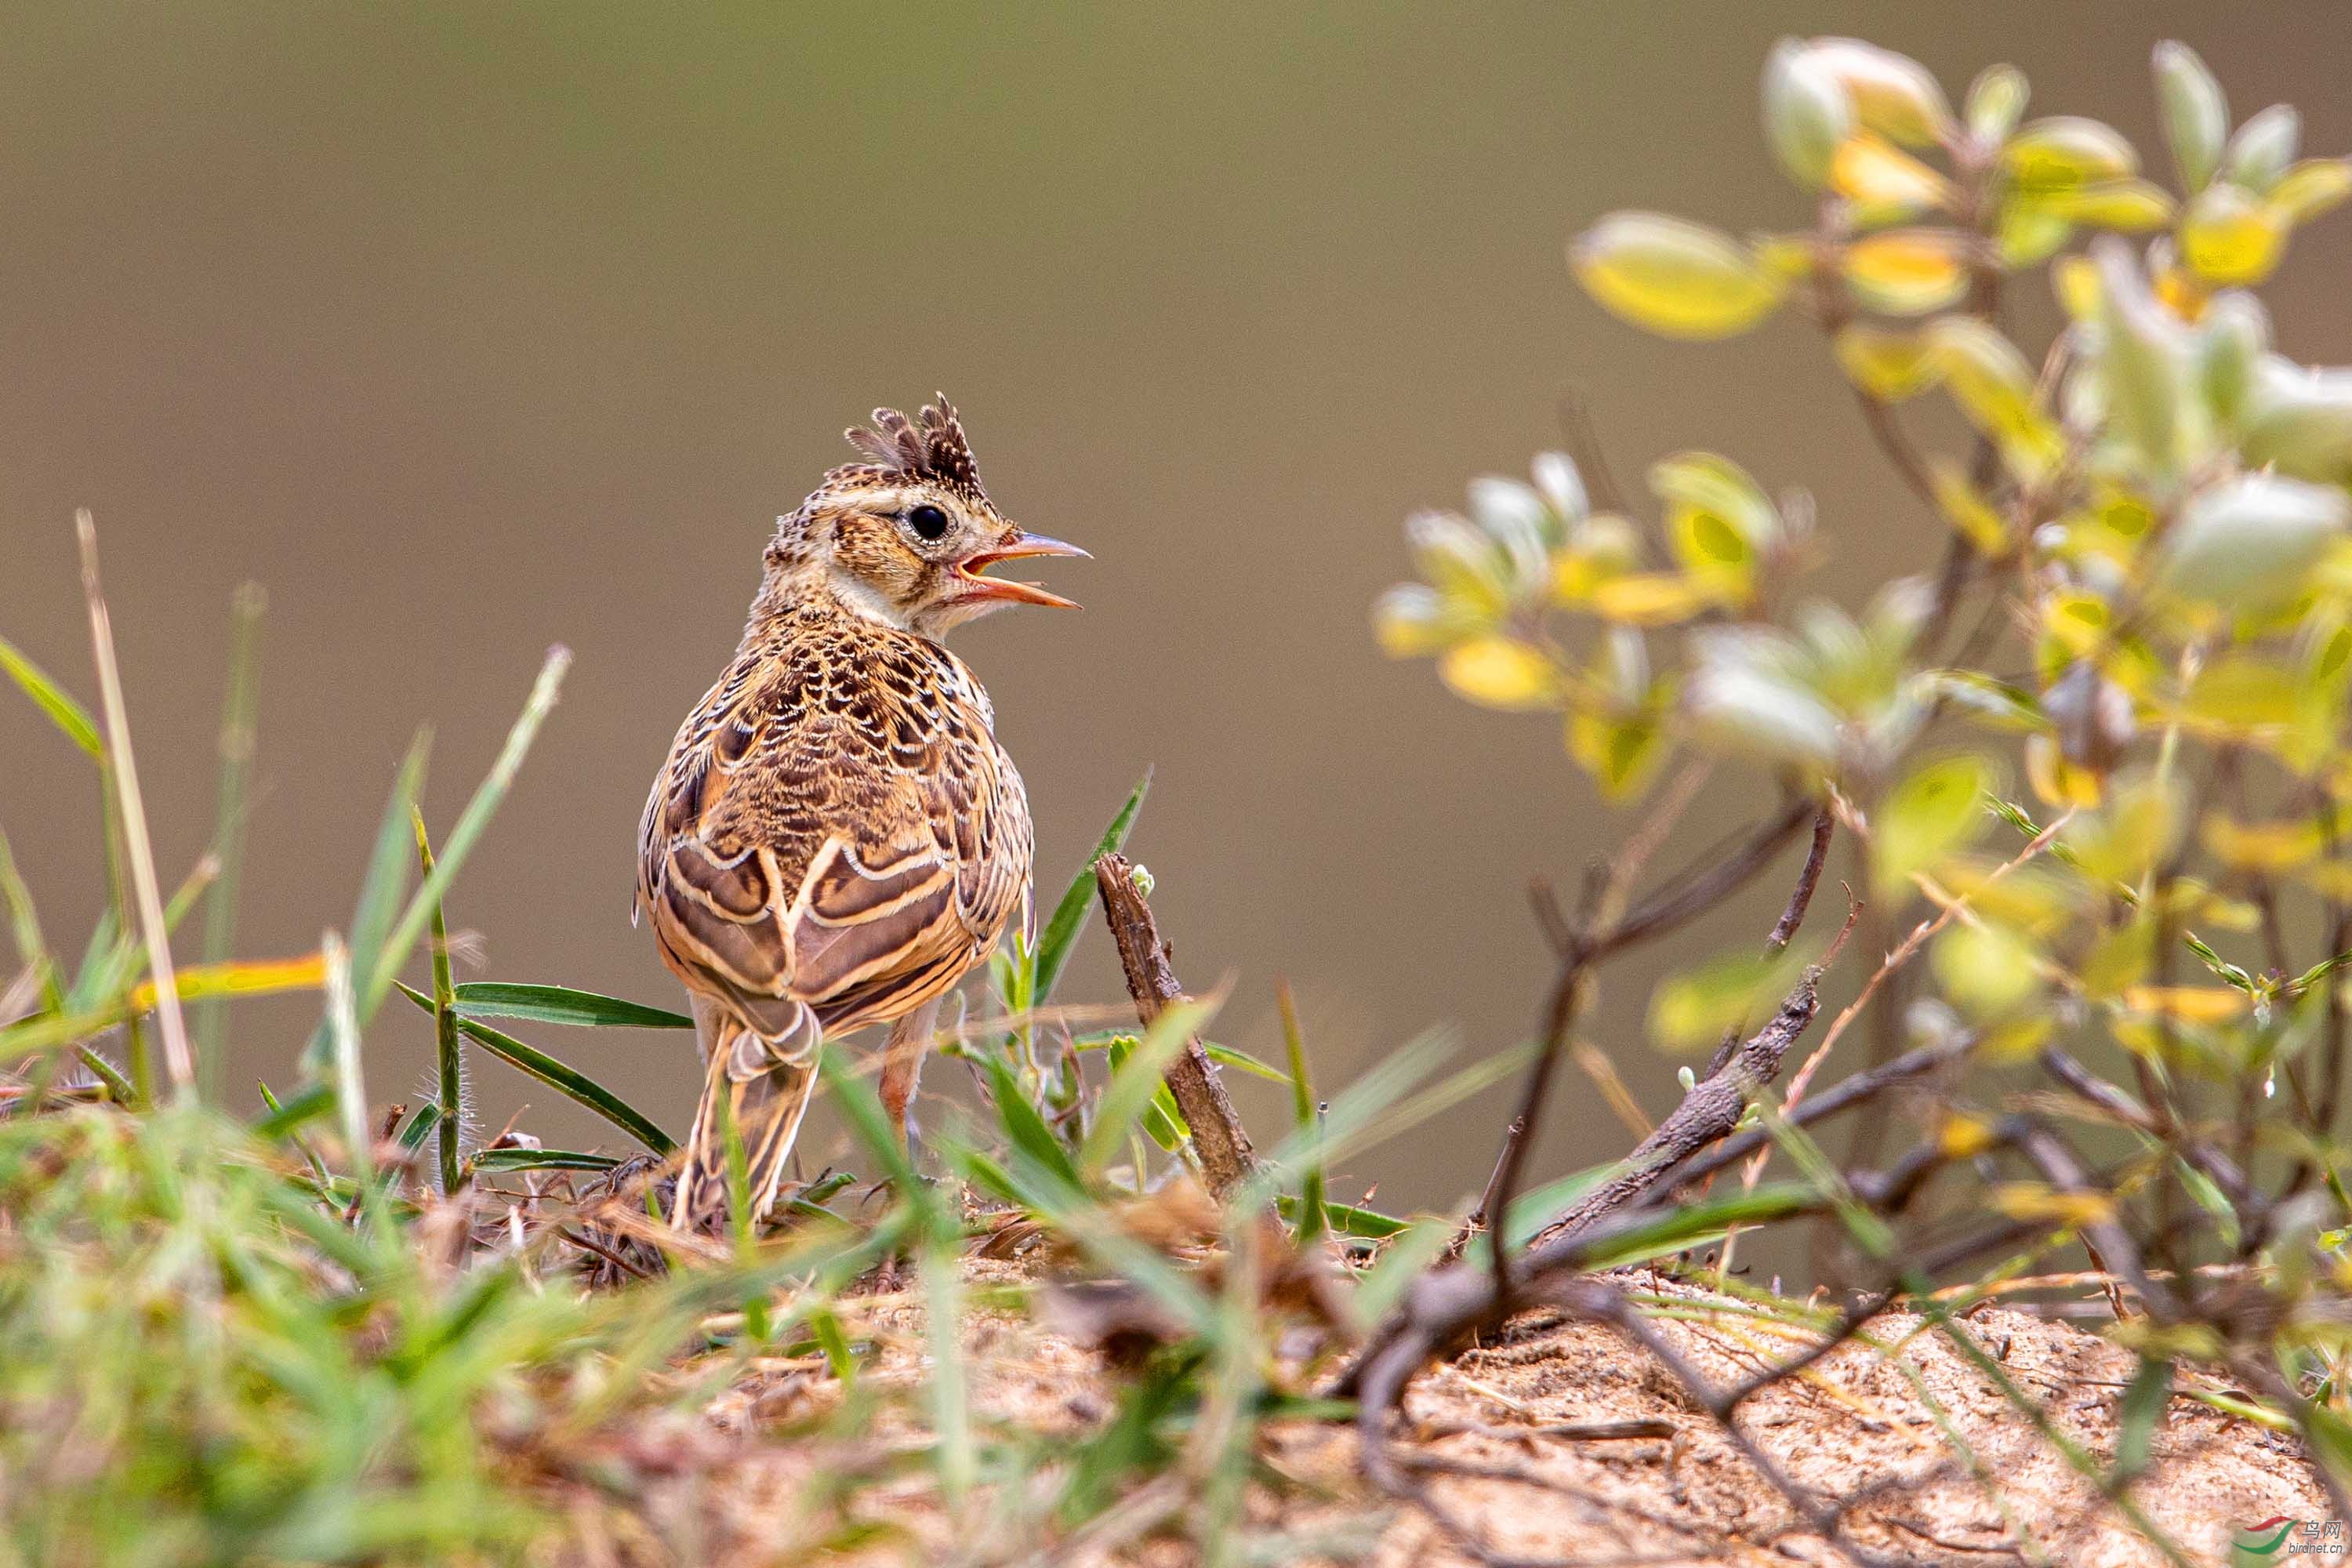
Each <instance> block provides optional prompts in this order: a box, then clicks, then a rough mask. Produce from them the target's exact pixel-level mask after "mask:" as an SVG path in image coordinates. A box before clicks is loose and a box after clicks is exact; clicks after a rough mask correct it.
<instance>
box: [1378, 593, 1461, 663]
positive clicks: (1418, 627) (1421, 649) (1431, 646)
mask: <svg viewBox="0 0 2352 1568" xmlns="http://www.w3.org/2000/svg"><path fill="white" fill-rule="evenodd" d="M1479 624H1480V623H1479V620H1478V618H1477V617H1476V616H1467V615H1464V614H1461V613H1460V612H1459V611H1457V610H1455V609H1454V608H1452V607H1450V606H1449V605H1448V604H1447V602H1446V599H1445V596H1444V595H1442V594H1440V593H1439V592H1438V591H1437V590H1436V589H1434V588H1432V587H1429V586H1427V585H1425V584H1420V583H1400V584H1397V585H1396V586H1395V587H1393V588H1391V589H1390V590H1389V591H1388V592H1387V593H1385V594H1382V595H1381V596H1380V599H1379V602H1378V603H1376V604H1375V605H1373V606H1372V626H1373V628H1374V630H1375V631H1377V632H1378V633H1379V636H1380V639H1381V651H1382V652H1384V653H1386V654H1388V655H1389V656H1390V657H1391V658H1414V657H1416V656H1418V655H1423V654H1433V653H1440V652H1443V651H1444V650H1445V649H1446V648H1449V647H1453V646H1454V644H1455V643H1457V642H1459V641H1461V640H1462V639H1463V638H1464V637H1469V636H1471V635H1473V634H1474V633H1475V632H1476V631H1477V630H1478V627H1479Z"/></svg>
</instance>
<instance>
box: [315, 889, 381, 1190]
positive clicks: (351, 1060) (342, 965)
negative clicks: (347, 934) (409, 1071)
mask: <svg viewBox="0 0 2352 1568" xmlns="http://www.w3.org/2000/svg"><path fill="white" fill-rule="evenodd" d="M319 951H320V952H322V953H324V954H325V955H326V959H327V1038H328V1042H329V1044H330V1045H331V1047H333V1051H334V1055H333V1057H332V1058H331V1059H332V1061H333V1063H334V1069H335V1078H334V1082H335V1105H336V1109H337V1110H341V1113H342V1122H343V1142H345V1143H346V1144H348V1145H350V1152H351V1161H352V1171H353V1172H354V1173H357V1174H358V1176H359V1178H360V1182H361V1184H362V1185H370V1184H371V1183H370V1182H369V1181H368V1178H369V1177H370V1176H371V1175H372V1174H373V1171H374V1165H375V1161H374V1151H373V1148H372V1147H371V1146H370V1144H369V1142H368V1125H367V1117H368V1100H367V1082H366V1080H365V1079H363V1078H362V1076H361V1073H360V1026H359V1020H358V1019H357V1018H356V1017H354V1016H352V955H351V952H350V950H349V949H347V948H345V947H344V946H343V939H342V938H341V937H339V936H337V935H336V934H335V933H334V932H333V931H329V932H327V934H326V935H325V936H324V937H323V938H321V939H320V942H319Z"/></svg>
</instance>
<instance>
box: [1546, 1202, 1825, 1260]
mask: <svg viewBox="0 0 2352 1568" xmlns="http://www.w3.org/2000/svg"><path fill="white" fill-rule="evenodd" d="M1819 1201H1820V1200H1819V1196H1818V1194H1815V1192H1814V1191H1813V1189H1812V1188H1811V1186H1810V1185H1808V1184H1805V1183H1803V1182H1776V1183H1773V1184H1769V1185H1766V1186H1760V1187H1758V1188H1757V1189H1756V1190H1755V1191H1754V1192H1752V1193H1733V1194H1730V1195H1729V1196H1727V1197H1720V1198H1715V1199H1712V1200H1710V1201H1708V1202H1706V1203H1696V1204H1691V1205H1687V1206H1685V1207H1683V1208H1677V1209H1673V1210H1670V1211H1668V1212H1667V1213H1665V1214H1663V1215H1659V1216H1658V1217H1657V1218H1655V1219H1653V1220H1648V1221H1645V1222H1644V1223H1643V1224H1641V1225H1638V1226H1633V1227H1632V1228H1631V1229H1628V1230H1623V1231H1620V1232H1618V1233H1616V1234H1614V1235H1612V1236H1610V1237H1607V1238H1606V1239H1604V1240H1601V1241H1600V1242H1598V1243H1596V1244H1594V1245H1593V1247H1591V1249H1590V1251H1589V1252H1588V1254H1587V1260H1586V1263H1585V1267H1586V1268H1618V1267H1620V1266H1622V1265H1626V1264H1633V1263H1645V1262H1647V1261H1648V1260H1650V1259H1651V1258H1658V1257H1663V1256H1664V1255H1665V1254H1666V1253H1670V1252H1681V1251H1683V1250H1685V1248H1688V1247H1704V1246H1706V1244H1708V1243H1709V1242H1714V1241H1719V1240H1721V1239H1722V1238H1723V1237H1724V1236H1725V1235H1726V1234H1727V1233H1728V1232H1729V1231H1730V1229H1731V1227H1732V1226H1749V1225H1769V1224H1770V1223H1772V1222H1773V1221H1774V1220H1782V1219H1787V1218H1789V1217H1790V1216H1791V1215H1800V1214H1804V1213H1808V1212H1810V1211H1811V1210H1812V1209H1813V1208H1814V1207H1816V1206H1817V1205H1818V1204H1819Z"/></svg>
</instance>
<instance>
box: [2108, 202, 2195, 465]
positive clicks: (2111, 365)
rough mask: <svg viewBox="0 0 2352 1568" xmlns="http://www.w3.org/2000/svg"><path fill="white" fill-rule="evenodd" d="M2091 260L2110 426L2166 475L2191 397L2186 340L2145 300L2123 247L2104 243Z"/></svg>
mask: <svg viewBox="0 0 2352 1568" xmlns="http://www.w3.org/2000/svg"><path fill="white" fill-rule="evenodd" d="M2092 254H2093V257H2094V258H2095V261H2096V263H2097V266H2098V269H2099V282H2100V288H2099V334H2100V340H2101V342H2102V344H2103V346H2102V348H2101V350H2100V361H2099V367H2100V370H2101V372H2102V374H2103V376H2104V379H2105V384H2106V390H2107V417H2108V423H2109V425H2110V426H2112V427H2113V428H2114V430H2115V431H2116V434H2117V435H2119V436H2121V437H2123V438H2124V439H2125V440H2126V441H2128V442H2130V443H2131V444H2132V445H2133V446H2134V447H2138V448H2139V451H2140V454H2141V456H2142V457H2144V458H2146V459H2147V462H2148V464H2149V466H2150V467H2151V468H2153V469H2154V470H2155V471H2156V472H2158V473H2159V474H2161V473H2169V472H2170V471H2171V470H2172V467H2173V461H2174V456H2175V454H2174V434H2173V433H2174V429H2175V427H2176V426H2177V425H2178V424H2179V418H2180V408H2181V405H2182V403H2183V402H2184V401H2185V399H2186V395H2187V393H2188V383H2189V340H2188V334H2187V333H2186V331H2183V329H2182V327H2181V325H2180V322H2179V319H2178V318H2176V317H2175V316H2174V315H2173V314H2172V312H2171V311H2169V310H2166V309H2165V308H2164V307H2163V306H2162V305H2160V304H2158V302H2157V300H2156V296H2155V295H2154V294H2152V293H2151V292H2149V290H2148V286H2147V279H2146V278H2145V277H2144V276H2143V274H2142V273H2141V271H2140V268H2139V265H2138V263H2137V262H2136V261H2135V260H2133V259H2132V255H2131V250H2130V247H2127V246H2126V245H2125V243H2124V242H2123V241H2122V240H2120V239H2116V238H2113V237H2105V238H2102V239H2101V240H2100V241H2099V242H2098V244H2097V246H2096V247H2095V248H2094V250H2093V252H2092Z"/></svg>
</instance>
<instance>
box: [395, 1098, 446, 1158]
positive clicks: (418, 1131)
mask: <svg viewBox="0 0 2352 1568" xmlns="http://www.w3.org/2000/svg"><path fill="white" fill-rule="evenodd" d="M440 1121H441V1108H440V1107H439V1106H437V1105H436V1104H434V1103H433V1102H432V1101H431V1100H426V1101H425V1103H424V1104H422V1105H420V1106H418V1107H417V1108H416V1110H415V1113H414V1114H412V1115H411V1116H410V1117H409V1119H408V1121H406V1123H405V1124H404V1125H403V1126H402V1127H401V1130H400V1138H399V1142H400V1146H401V1148H402V1149H403V1150H404V1151H405V1152H408V1153H411V1154H414V1153H415V1152H416V1151H418V1150H419V1149H422V1148H423V1147H425V1138H426V1136H427V1135H429V1134H430V1133H431V1132H432V1131H433V1129H434V1128H435V1127H436V1126H438V1125H439V1124H440Z"/></svg>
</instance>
